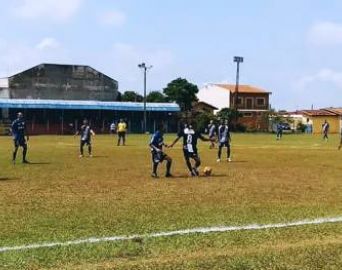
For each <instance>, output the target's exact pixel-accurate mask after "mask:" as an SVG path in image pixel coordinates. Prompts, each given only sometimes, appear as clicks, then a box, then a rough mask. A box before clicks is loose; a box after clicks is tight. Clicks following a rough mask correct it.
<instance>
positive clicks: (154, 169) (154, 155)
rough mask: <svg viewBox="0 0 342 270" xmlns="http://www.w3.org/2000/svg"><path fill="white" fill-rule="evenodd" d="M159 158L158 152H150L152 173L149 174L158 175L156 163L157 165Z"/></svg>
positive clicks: (155, 176)
mask: <svg viewBox="0 0 342 270" xmlns="http://www.w3.org/2000/svg"><path fill="white" fill-rule="evenodd" d="M159 162H160V161H159V158H158V153H157V152H155V151H153V152H152V174H151V176H152V177H154V178H157V177H158V174H157V170H158V165H159Z"/></svg>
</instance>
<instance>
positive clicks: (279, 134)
mask: <svg viewBox="0 0 342 270" xmlns="http://www.w3.org/2000/svg"><path fill="white" fill-rule="evenodd" d="M283 129H284V127H283V124H282V123H278V124H277V141H279V140H280V139H281V138H282V137H283Z"/></svg>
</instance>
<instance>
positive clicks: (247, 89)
mask: <svg viewBox="0 0 342 270" xmlns="http://www.w3.org/2000/svg"><path fill="white" fill-rule="evenodd" d="M214 85H216V86H218V87H221V88H224V89H226V90H229V91H230V92H232V93H234V92H235V84H214ZM239 93H247V94H267V93H268V94H271V92H268V91H266V90H264V89H261V88H258V87H255V86H250V85H243V84H241V85H239Z"/></svg>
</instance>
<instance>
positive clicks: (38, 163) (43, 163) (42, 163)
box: [24, 161, 51, 166]
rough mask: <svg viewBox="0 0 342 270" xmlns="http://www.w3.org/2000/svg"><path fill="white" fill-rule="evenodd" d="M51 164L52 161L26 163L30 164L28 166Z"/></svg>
mask: <svg viewBox="0 0 342 270" xmlns="http://www.w3.org/2000/svg"><path fill="white" fill-rule="evenodd" d="M50 164H51V162H31V161H30V162H29V163H25V164H24V165H28V166H30V165H50Z"/></svg>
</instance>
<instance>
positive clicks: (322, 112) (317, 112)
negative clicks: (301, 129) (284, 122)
mask: <svg viewBox="0 0 342 270" xmlns="http://www.w3.org/2000/svg"><path fill="white" fill-rule="evenodd" d="M301 112H302V113H303V114H304V115H307V116H336V115H337V114H336V113H334V112H331V111H328V110H324V109H321V110H303V111H301Z"/></svg>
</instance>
